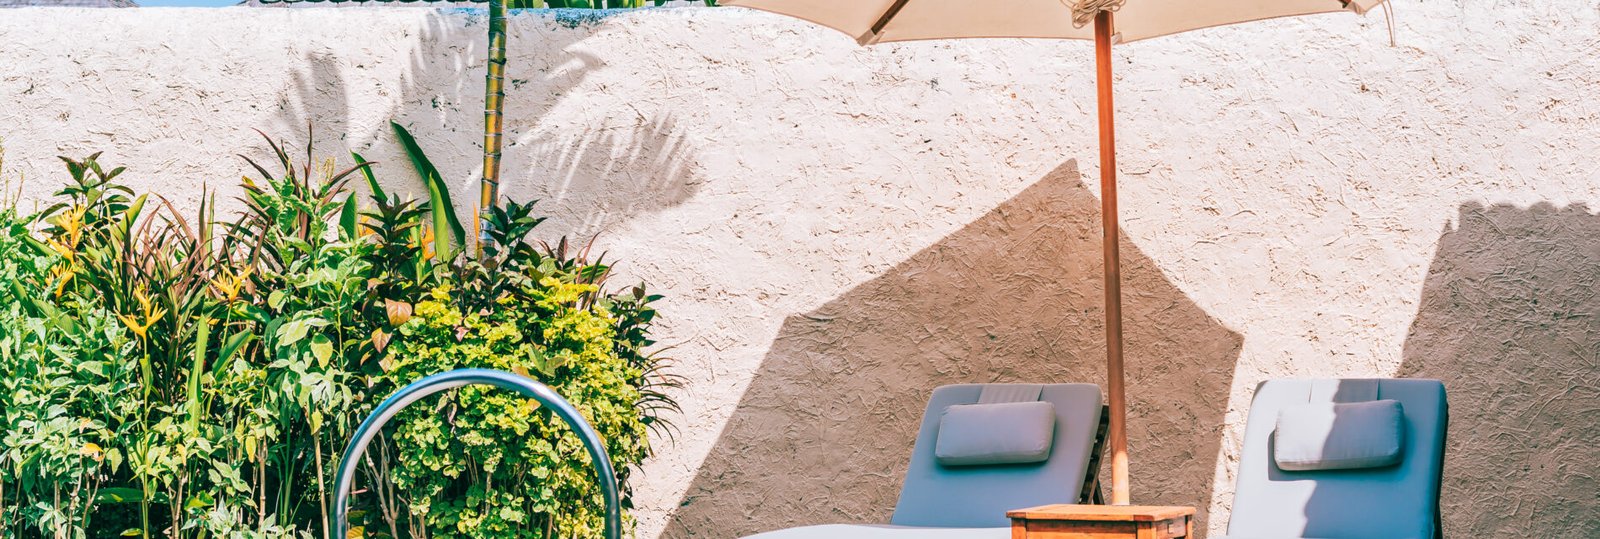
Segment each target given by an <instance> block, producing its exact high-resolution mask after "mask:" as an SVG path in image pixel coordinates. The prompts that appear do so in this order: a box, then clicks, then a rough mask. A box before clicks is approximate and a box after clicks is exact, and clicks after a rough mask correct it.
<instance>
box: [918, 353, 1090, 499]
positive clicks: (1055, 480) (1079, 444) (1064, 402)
mask: <svg viewBox="0 0 1600 539" xmlns="http://www.w3.org/2000/svg"><path fill="white" fill-rule="evenodd" d="M985 387H991V388H993V389H1001V390H1004V389H1006V388H1007V387H1008V386H1005V385H997V384H966V385H952V386H944V387H940V388H938V389H935V390H934V391H933V397H932V398H931V399H929V401H928V408H927V412H926V413H925V414H924V415H923V417H922V427H921V429H920V430H919V431H918V434H917V443H916V447H915V448H914V449H913V450H912V454H911V465H910V467H909V469H908V470H907V471H906V479H905V484H904V486H902V487H901V490H900V502H899V503H898V504H897V505H896V506H895V510H894V517H893V518H892V519H891V521H890V522H891V523H892V524H896V525H902V526H936V527H947V528H982V527H1004V526H1009V525H1010V521H1009V520H1008V519H1007V518H1006V511H1009V510H1012V509H1021V508H1025V507H1033V506H1038V505H1044V504H1051V503H1074V502H1076V501H1078V496H1079V493H1080V491H1081V489H1082V485H1083V481H1084V476H1085V473H1086V470H1087V468H1088V466H1089V461H1090V459H1091V457H1092V455H1093V454H1094V446H1095V442H1096V440H1095V434H1096V431H1097V430H1098V429H1099V426H1100V413H1101V399H1100V387H1099V386H1096V385H1093V384H1050V385H1045V386H1043V387H1042V388H1040V391H1039V392H1038V398H1037V399H1036V400H1037V401H1043V402H1048V403H1050V404H1052V405H1053V406H1054V408H1055V413H1056V414H1055V415H1056V424H1055V433H1054V437H1053V439H1052V443H1051V450H1050V455H1049V459H1048V460H1046V461H1044V462H1040V463H1033V464H1002V465H983V466H945V465H943V464H940V463H939V461H938V459H937V458H936V457H935V454H934V449H935V448H934V446H935V442H936V441H937V440H938V437H939V425H940V416H941V414H943V413H944V411H945V409H946V408H949V407H950V406H953V405H962V404H974V403H977V402H978V399H979V396H980V395H981V394H982V393H983V390H984V388H985Z"/></svg>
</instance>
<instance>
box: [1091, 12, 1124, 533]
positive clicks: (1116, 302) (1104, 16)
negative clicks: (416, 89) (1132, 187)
mask: <svg viewBox="0 0 1600 539" xmlns="http://www.w3.org/2000/svg"><path fill="white" fill-rule="evenodd" d="M1094 51H1095V55H1094V56H1095V79H1096V82H1097V86H1098V89H1099V95H1100V221H1101V226H1102V228H1103V232H1104V234H1105V237H1104V241H1105V243H1104V245H1103V247H1102V250H1103V251H1104V252H1105V257H1106V261H1105V266H1106V284H1105V286H1106V398H1107V399H1109V400H1110V401H1111V403H1110V408H1111V428H1110V431H1111V432H1110V437H1111V504H1112V505H1128V504H1129V503H1130V502H1129V500H1128V430H1127V425H1128V423H1127V419H1128V412H1127V400H1126V399H1127V397H1126V395H1125V394H1124V392H1123V387H1122V267H1121V266H1122V263H1121V256H1119V254H1118V252H1117V239H1118V233H1117V143H1116V137H1115V129H1114V126H1113V123H1114V122H1115V120H1116V109H1114V108H1113V107H1112V105H1111V12H1110V11H1101V12H1100V13H1099V14H1098V15H1095V18H1094Z"/></svg>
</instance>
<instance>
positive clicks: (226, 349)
mask: <svg viewBox="0 0 1600 539" xmlns="http://www.w3.org/2000/svg"><path fill="white" fill-rule="evenodd" d="M255 338H256V334H255V333H254V332H251V331H250V330H242V331H240V332H238V333H234V334H233V335H232V336H230V337H228V340H226V341H223V342H222V348H220V349H218V350H217V365H216V367H214V368H213V372H216V373H221V372H224V371H226V370H227V369H228V367H229V366H230V365H231V364H232V363H233V356H234V355H235V354H238V353H239V350H240V349H241V348H244V345H246V344H248V343H249V342H250V341H252V340H255Z"/></svg>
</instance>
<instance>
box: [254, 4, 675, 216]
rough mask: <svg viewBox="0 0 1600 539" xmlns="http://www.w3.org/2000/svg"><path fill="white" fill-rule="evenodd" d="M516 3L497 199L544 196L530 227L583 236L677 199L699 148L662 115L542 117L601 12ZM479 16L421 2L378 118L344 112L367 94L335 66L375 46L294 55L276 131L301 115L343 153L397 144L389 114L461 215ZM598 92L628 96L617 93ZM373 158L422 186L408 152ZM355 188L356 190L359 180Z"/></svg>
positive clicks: (476, 167)
mask: <svg viewBox="0 0 1600 539" xmlns="http://www.w3.org/2000/svg"><path fill="white" fill-rule="evenodd" d="M517 11H518V12H516V13H514V14H513V16H512V17H511V19H510V21H509V24H508V25H507V26H508V32H509V39H508V43H509V44H510V47H509V51H508V56H509V60H510V61H509V62H508V64H507V66H506V79H505V84H506V103H505V110H504V114H505V127H506V131H505V134H504V138H503V140H504V144H505V146H504V148H503V150H502V164H501V171H502V172H501V175H502V179H501V191H500V192H501V196H502V198H510V199H513V200H518V201H528V200H533V199H542V200H544V201H545V203H544V204H541V206H540V209H539V210H537V212H538V213H540V214H549V215H550V216H551V217H552V218H551V219H550V221H549V222H548V223H547V224H546V225H545V226H544V227H542V228H541V234H540V236H551V235H573V234H578V235H584V236H587V235H591V234H594V233H597V232H599V231H601V230H604V229H606V228H608V227H610V226H613V225H615V224H617V223H620V222H623V221H626V220H627V219H629V218H631V217H632V216H636V215H640V214H645V213H650V212H654V211H659V210H661V209H665V208H669V207H672V206H675V205H678V204H681V203H683V202H685V201H687V200H688V199H689V198H690V197H691V196H692V195H693V193H694V191H695V188H696V186H698V185H699V183H700V182H699V181H698V180H697V177H698V174H697V172H698V169H697V168H695V167H694V166H693V165H692V163H694V162H695V161H696V160H695V155H696V151H695V149H694V148H693V147H692V146H691V145H690V144H688V142H687V140H686V138H685V136H684V135H683V134H682V133H681V130H680V129H678V127H677V124H676V122H674V121H673V118H672V117H671V116H670V115H668V114H665V113H660V114H655V115H652V116H646V115H645V114H644V113H642V112H640V111H639V110H638V109H636V108H631V107H630V108H628V109H626V112H619V113H617V114H612V115H597V116H603V117H602V119H601V120H598V121H599V122H613V123H600V124H594V125H590V124H579V125H575V126H573V125H561V126H555V127H551V128H546V127H544V126H542V125H541V120H543V119H545V118H546V117H547V116H548V115H550V114H551V112H552V111H553V110H555V109H556V108H557V107H559V106H561V105H562V103H563V102H564V101H565V100H566V99H568V98H569V97H573V96H575V95H578V94H579V93H580V92H579V89H580V88H582V87H583V85H584V82H585V81H586V80H587V79H588V78H589V76H590V75H592V74H593V73H594V72H595V71H597V70H600V69H603V68H604V67H605V62H604V61H603V60H602V59H601V58H600V57H599V56H597V55H595V54H592V53H590V52H588V51H587V50H586V49H585V48H584V47H583V46H582V45H581V42H582V41H584V40H585V39H588V38H590V37H592V36H594V35H595V34H597V33H598V32H600V30H601V28H602V27H603V26H604V25H605V24H606V21H607V20H608V17H607V16H606V15H605V14H604V13H598V14H586V13H581V12H579V13H567V12H555V13H552V12H546V11H544V10H517ZM462 13H467V15H466V16H465V17H463V16H461V14H462ZM485 18H486V15H484V14H483V12H482V10H451V11H430V12H429V13H428V14H427V15H426V20H425V22H424V23H423V24H421V25H420V30H419V33H418V35H417V36H415V38H414V41H410V42H409V43H410V51H409V52H406V51H405V50H404V49H405V48H406V47H405V46H401V47H399V48H400V49H402V50H399V51H397V52H399V53H401V54H409V64H408V66H407V68H406V69H405V70H404V73H403V75H402V76H403V81H402V84H401V85H400V92H401V95H400V96H398V99H395V101H397V102H398V103H399V104H398V105H397V106H395V107H393V108H392V109H391V110H389V111H388V112H387V116H386V117H383V116H378V117H370V118H369V117H365V116H364V117H362V118H359V119H357V118H352V115H351V111H352V110H353V109H356V108H359V107H358V105H359V104H358V103H355V102H354V100H356V99H361V97H356V96H362V95H365V94H364V93H362V91H360V90H357V89H354V88H352V87H351V84H352V81H351V80H349V79H347V77H346V73H347V72H349V71H350V70H352V69H353V70H357V71H359V70H363V69H367V64H368V63H371V62H377V61H379V60H381V59H380V58H363V57H361V56H359V55H358V54H357V53H336V52H335V51H331V50H327V49H321V50H315V51H311V52H308V53H306V54H304V60H305V67H304V68H303V69H302V70H300V71H297V72H295V73H294V74H293V75H292V80H291V85H290V88H289V89H288V90H287V91H286V92H285V95H284V96H283V97H282V99H281V100H280V103H279V109H280V113H279V115H278V118H277V121H276V122H275V125H274V126H273V129H275V130H277V131H276V132H275V133H274V136H277V133H285V134H289V139H290V140H299V139H301V138H303V137H304V133H305V129H306V125H307V124H308V123H310V124H311V125H312V127H313V130H314V135H315V136H316V137H317V139H318V141H319V143H318V144H319V146H318V147H319V152H318V153H319V154H321V155H330V156H337V157H339V158H340V160H341V161H343V160H345V159H346V158H347V157H348V150H351V149H353V150H356V151H358V152H360V153H362V154H364V155H366V156H367V157H369V158H372V157H373V155H374V154H377V153H379V152H380V151H382V150H377V148H384V149H385V150H387V151H386V152H385V153H389V154H390V155H396V154H397V153H398V152H399V148H398V143H397V142H396V141H395V140H394V138H393V136H392V135H391V134H390V128H389V125H388V120H389V119H393V120H394V121H395V122H397V123H399V124H400V125H402V126H404V127H405V128H406V129H407V130H408V131H410V132H411V134H412V135H414V136H416V138H417V141H418V144H419V145H420V146H422V149H423V151H424V152H426V153H427V155H428V157H429V159H430V160H432V161H433V162H434V164H435V165H436V166H437V167H438V168H439V170H440V173H441V174H442V175H443V176H444V177H445V178H444V179H445V181H446V183H447V184H448V185H449V187H450V188H451V194H452V195H453V202H454V203H455V206H456V212H457V214H458V215H461V216H462V217H463V220H465V219H466V218H468V217H469V216H471V215H472V212H473V209H474V207H475V206H476V203H477V201H478V179H479V177H480V175H481V174H482V162H483V153H482V152H483V146H482V144H483V69H484V58H485V57H486V56H487V55H486V53H485V51H484V47H485V41H484V36H485V32H486V31H487V30H486V26H485V25H486V22H485ZM463 22H465V23H466V24H463ZM353 90H354V91H353ZM376 91H377V92H378V97H379V98H383V99H386V100H387V99H390V98H389V97H388V96H387V95H385V94H383V92H384V90H383V89H379V90H376ZM605 103H606V104H608V105H614V106H616V107H623V106H627V104H626V103H625V102H621V101H617V100H605ZM614 118H625V120H622V121H617V120H614ZM617 124H620V125H617ZM330 138H331V139H336V143H330V142H332V141H330V140H329V139H330ZM291 145H293V144H291ZM400 159H401V160H403V157H402V158H400ZM378 169H379V172H380V175H382V176H381V177H380V180H381V181H383V182H384V183H385V184H386V185H387V186H388V188H389V189H390V190H392V191H398V192H399V193H401V194H406V193H414V194H415V195H414V196H426V195H425V193H426V192H427V191H426V189H424V188H423V187H422V185H421V181H420V180H419V179H417V178H416V175H415V174H414V173H413V172H411V170H410V165H409V164H405V163H380V166H379V167H378ZM385 172H386V173H387V174H386V175H384V173H385ZM357 183H359V182H357ZM356 188H358V189H361V190H363V191H364V190H365V186H364V185H360V186H357V187H356Z"/></svg>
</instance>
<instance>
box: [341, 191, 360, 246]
mask: <svg viewBox="0 0 1600 539" xmlns="http://www.w3.org/2000/svg"><path fill="white" fill-rule="evenodd" d="M358 209H359V208H357V207H356V196H355V195H350V196H348V197H345V199H344V208H343V209H341V210H340V211H339V228H341V229H343V230H344V237H346V238H351V239H354V238H356V236H357V235H356V232H357V231H356V216H357V210H358Z"/></svg>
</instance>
